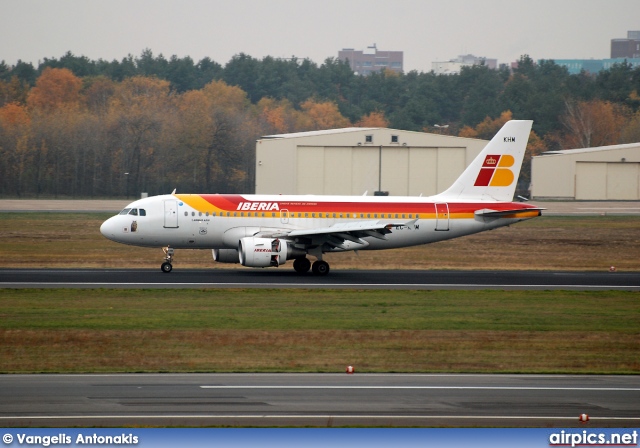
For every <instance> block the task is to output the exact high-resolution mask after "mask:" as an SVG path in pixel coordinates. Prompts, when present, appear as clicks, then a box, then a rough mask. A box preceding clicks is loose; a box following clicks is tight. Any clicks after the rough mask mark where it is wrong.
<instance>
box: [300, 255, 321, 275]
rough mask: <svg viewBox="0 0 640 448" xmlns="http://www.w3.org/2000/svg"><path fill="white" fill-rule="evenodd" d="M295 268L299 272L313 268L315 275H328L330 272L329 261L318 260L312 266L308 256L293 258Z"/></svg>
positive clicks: (302, 272) (305, 271) (303, 272)
mask: <svg viewBox="0 0 640 448" xmlns="http://www.w3.org/2000/svg"><path fill="white" fill-rule="evenodd" d="M293 269H295V271H296V272H297V273H298V274H305V273H307V272H309V269H311V271H312V272H313V274H314V275H327V274H328V273H329V263H327V262H326V261H323V260H317V261H315V262H314V263H313V266H312V265H311V262H310V261H309V259H308V258H306V257H305V258H296V259H295V260H293Z"/></svg>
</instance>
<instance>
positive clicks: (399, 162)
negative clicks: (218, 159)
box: [255, 128, 488, 196]
mask: <svg viewBox="0 0 640 448" xmlns="http://www.w3.org/2000/svg"><path fill="white" fill-rule="evenodd" d="M487 143H488V142H487V141H486V140H478V139H471V138H461V137H452V136H448V135H440V134H429V133H424V132H412V131H401V130H396V129H388V128H344V129H332V130H326V131H312V132H298V133H293V134H280V135H268V136H264V137H261V138H260V139H259V140H257V142H256V189H255V192H256V194H319V195H320V194H321V195H356V196H362V195H364V194H365V192H366V194H367V195H369V196H372V195H374V193H375V192H376V191H385V192H389V195H391V196H419V195H423V196H430V195H434V194H437V193H440V192H442V191H444V190H446V189H447V188H448V187H450V186H451V184H452V183H453V182H454V181H455V180H456V179H457V178H458V176H459V175H460V174H461V173H462V171H464V169H465V168H466V167H467V165H469V164H470V163H471V161H472V160H473V159H474V158H475V157H476V155H478V154H479V153H480V151H481V150H482V148H484V147H485V146H486V144H487Z"/></svg>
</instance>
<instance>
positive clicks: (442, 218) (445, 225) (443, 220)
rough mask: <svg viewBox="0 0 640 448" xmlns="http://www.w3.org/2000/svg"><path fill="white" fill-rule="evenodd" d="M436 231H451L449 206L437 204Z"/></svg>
mask: <svg viewBox="0 0 640 448" xmlns="http://www.w3.org/2000/svg"><path fill="white" fill-rule="evenodd" d="M436 230H445V231H446V230H449V204H447V203H446V202H444V203H440V204H436Z"/></svg>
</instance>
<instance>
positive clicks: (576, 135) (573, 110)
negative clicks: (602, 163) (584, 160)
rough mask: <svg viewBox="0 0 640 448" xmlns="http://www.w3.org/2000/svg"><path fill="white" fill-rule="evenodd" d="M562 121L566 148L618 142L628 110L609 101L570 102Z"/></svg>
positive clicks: (563, 142)
mask: <svg viewBox="0 0 640 448" xmlns="http://www.w3.org/2000/svg"><path fill="white" fill-rule="evenodd" d="M565 106H566V110H565V113H564V115H563V116H562V117H561V119H560V121H561V122H562V124H563V126H564V131H565V132H564V134H563V137H562V145H563V147H564V148H566V149H570V148H589V147H593V146H606V145H615V144H618V143H619V142H620V137H621V133H622V128H623V126H624V124H625V122H626V116H627V115H628V112H627V110H626V109H625V108H624V107H622V106H620V105H616V104H613V103H610V102H608V101H601V100H594V101H577V102H576V101H567V102H566V105H565Z"/></svg>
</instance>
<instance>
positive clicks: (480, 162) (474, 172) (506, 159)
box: [437, 120, 533, 202]
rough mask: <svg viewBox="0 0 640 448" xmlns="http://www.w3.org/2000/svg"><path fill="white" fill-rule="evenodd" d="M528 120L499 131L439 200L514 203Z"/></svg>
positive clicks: (511, 124) (530, 123)
mask: <svg viewBox="0 0 640 448" xmlns="http://www.w3.org/2000/svg"><path fill="white" fill-rule="evenodd" d="M532 124H533V121H531V120H511V121H508V122H507V123H505V125H504V126H503V127H502V129H500V130H499V131H498V133H497V134H496V135H495V137H493V138H492V139H491V141H490V142H489V143H488V144H487V146H485V147H484V149H483V150H482V152H480V154H478V157H476V158H475V159H474V160H473V162H471V164H470V165H469V166H468V167H467V169H466V170H464V172H463V173H462V174H461V175H460V177H459V178H458V180H456V181H455V182H454V184H453V185H452V186H451V187H450V188H449V189H448V190H446V191H445V192H443V193H440V194H439V195H437V197H438V200H444V201H455V200H477V201H502V202H508V201H512V200H513V195H514V194H515V191H516V184H517V183H518V176H519V175H520V167H521V166H522V159H523V158H524V152H525V149H526V148H527V141H528V140H529V133H530V132H531V125H532Z"/></svg>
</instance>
